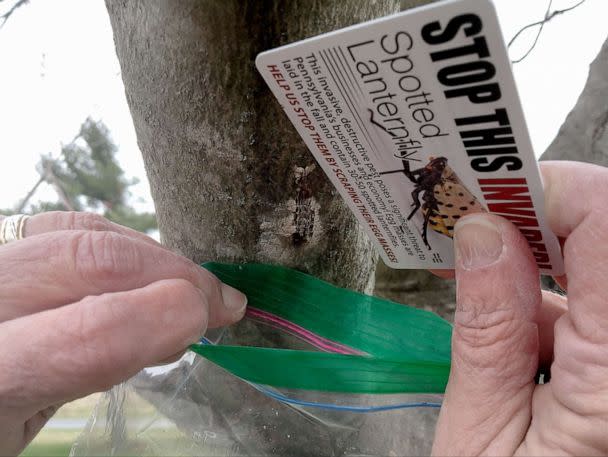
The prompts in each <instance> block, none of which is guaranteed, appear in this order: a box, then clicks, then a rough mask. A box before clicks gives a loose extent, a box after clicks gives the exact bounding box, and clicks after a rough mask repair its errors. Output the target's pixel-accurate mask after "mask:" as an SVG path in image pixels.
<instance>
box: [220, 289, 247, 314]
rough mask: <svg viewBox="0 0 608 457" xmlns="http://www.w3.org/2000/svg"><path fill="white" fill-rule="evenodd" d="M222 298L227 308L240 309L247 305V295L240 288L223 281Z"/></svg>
mask: <svg viewBox="0 0 608 457" xmlns="http://www.w3.org/2000/svg"><path fill="white" fill-rule="evenodd" d="M222 299H223V300H224V305H225V306H226V308H228V309H231V310H234V311H240V310H242V309H243V308H245V306H246V305H247V297H246V296H245V294H244V293H242V292H241V291H240V290H236V289H235V288H234V287H231V286H229V285H228V284H224V283H222Z"/></svg>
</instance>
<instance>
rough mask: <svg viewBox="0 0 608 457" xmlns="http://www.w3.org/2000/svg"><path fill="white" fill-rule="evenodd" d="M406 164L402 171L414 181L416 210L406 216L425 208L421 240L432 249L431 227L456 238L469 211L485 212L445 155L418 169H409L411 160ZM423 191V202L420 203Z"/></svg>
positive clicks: (431, 159) (410, 216) (411, 215)
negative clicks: (459, 221) (456, 227)
mask: <svg viewBox="0 0 608 457" xmlns="http://www.w3.org/2000/svg"><path fill="white" fill-rule="evenodd" d="M403 167H404V168H403V170H399V171H400V172H402V173H404V174H405V176H407V178H408V179H409V180H410V181H412V182H413V183H414V184H415V187H414V190H413V191H412V206H413V207H414V209H413V210H412V212H411V213H410V215H409V216H408V217H407V219H408V220H410V219H411V218H412V217H414V214H416V211H418V210H419V209H422V214H423V216H424V222H423V225H422V239H423V241H424V244H425V245H426V246H427V247H428V248H429V249H431V245H430V244H429V242H428V239H427V230H428V228H429V227H430V228H431V229H432V230H434V231H435V232H437V233H441V234H442V235H445V236H449V237H450V238H453V236H454V225H456V221H458V219H460V218H461V217H463V216H464V215H466V214H469V213H479V212H485V211H486V210H485V208H484V207H483V206H482V205H481V203H480V202H479V200H477V198H475V196H474V195H473V194H472V193H471V191H469V190H468V189H467V188H466V187H465V185H464V184H463V183H462V181H461V180H460V179H459V178H458V175H456V173H455V172H454V170H452V169H451V168H450V166H449V165H448V159H446V158H445V157H437V158H433V157H431V158H430V160H429V163H428V164H427V165H426V166H425V167H422V168H418V169H417V170H410V167H409V161H408V160H404V161H403ZM389 173H390V172H389ZM420 194H422V201H423V203H420Z"/></svg>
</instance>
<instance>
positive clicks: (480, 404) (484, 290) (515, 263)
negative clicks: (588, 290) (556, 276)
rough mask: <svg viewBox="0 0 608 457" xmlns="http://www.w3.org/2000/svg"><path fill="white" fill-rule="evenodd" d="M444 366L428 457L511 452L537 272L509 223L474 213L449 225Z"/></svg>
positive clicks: (524, 388)
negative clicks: (451, 304)
mask: <svg viewBox="0 0 608 457" xmlns="http://www.w3.org/2000/svg"><path fill="white" fill-rule="evenodd" d="M455 247H456V283H457V299H456V301H457V307H456V314H455V317H454V330H453V336H452V368H451V372H450V379H449V382H448V386H447V389H446V395H445V399H444V403H443V406H442V409H441V413H440V417H439V421H438V424H437V431H436V436H435V443H434V445H433V454H434V455H479V454H484V455H491V454H500V455H512V453H513V452H514V451H515V449H517V446H518V445H519V444H520V443H521V441H522V440H523V437H524V434H525V431H526V429H527V427H528V424H529V421H530V417H531V398H532V393H533V390H534V376H535V374H536V370H537V365H538V330H537V326H536V324H535V317H536V312H537V308H538V306H539V304H540V302H541V293H540V286H539V278H538V269H537V267H536V264H535V262H534V258H533V257H532V254H531V252H530V250H529V248H528V245H527V243H526V240H525V239H524V237H523V236H522V235H521V233H520V232H519V230H517V228H516V227H515V226H513V225H512V224H511V223H510V222H508V221H506V220H504V219H502V218H500V217H498V216H493V215H488V214H475V215H471V216H467V217H466V218H463V219H462V220H461V221H460V222H458V224H457V225H456V232H455Z"/></svg>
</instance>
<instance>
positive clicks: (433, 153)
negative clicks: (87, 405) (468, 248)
mask: <svg viewBox="0 0 608 457" xmlns="http://www.w3.org/2000/svg"><path fill="white" fill-rule="evenodd" d="M256 65H257V67H258V70H259V71H260V73H261V74H262V76H263V77H264V79H265V80H266V82H267V83H268V85H269V87H270V89H271V90H272V92H273V93H274V95H275V96H276V98H277V99H278V101H279V103H280V104H281V105H282V106H283V109H284V110H285V112H286V113H287V115H288V116H289V119H290V120H291V121H292V123H293V124H294V126H295V127H296V129H297V130H298V132H299V133H300V135H301V136H302V138H303V139H304V141H305V142H306V144H307V146H308V148H309V149H310V151H311V152H312V153H313V155H314V156H315V158H316V159H317V161H318V162H319V164H320V165H321V167H322V168H323V170H324V171H325V173H326V174H327V176H329V178H330V179H331V181H332V183H333V184H334V185H335V186H336V188H337V189H338V191H339V192H340V194H341V195H342V196H343V197H344V199H345V201H346V202H347V204H348V205H349V206H350V208H351V209H352V211H353V213H354V214H355V216H356V217H357V218H358V220H359V222H360V223H361V224H362V225H363V227H365V230H366V231H367V233H368V234H369V236H370V238H371V239H372V240H373V241H374V242H375V244H376V246H377V249H378V252H379V253H380V255H381V256H382V259H383V260H384V262H385V263H386V264H387V265H388V266H389V267H392V268H453V267H454V253H453V228H454V224H455V223H456V221H457V220H458V219H459V218H460V217H462V216H464V215H465V214H469V213H471V212H477V211H489V212H492V213H495V214H499V215H501V216H503V217H505V218H507V219H509V220H511V221H512V222H513V223H514V224H516V225H517V226H518V227H519V228H520V230H521V231H522V233H523V234H524V236H525V237H526V239H527V240H528V242H529V244H530V247H531V249H532V252H533V254H534V257H535V259H536V261H537V264H538V266H539V268H540V270H541V271H542V272H543V273H551V274H554V275H557V274H562V273H563V261H562V257H561V253H560V248H559V243H558V241H557V238H556V237H555V235H554V234H553V233H552V232H551V230H550V229H549V227H548V226H547V223H546V220H545V214H544V208H543V206H544V197H543V190H542V183H541V178H540V174H539V170H538V164H537V162H536V159H535V157H534V153H533V151H532V144H531V142H530V138H529V135H528V131H527V128H526V124H525V121H524V115H523V111H522V108H521V104H520V101H519V98H518V95H517V91H516V88H515V81H514V79H513V74H512V72H511V64H510V62H509V59H508V55H507V49H506V46H505V43H504V41H503V38H502V35H501V33H500V28H499V25H498V20H497V17H496V12H495V10H494V6H493V5H492V3H491V2H490V1H489V0H453V1H445V2H438V3H433V4H430V5H427V6H424V7H421V8H416V9H412V10H409V11H405V12H403V13H400V14H396V15H393V16H389V17H385V18H382V19H377V20H373V21H370V22H366V23H363V24H359V25H356V26H352V27H348V28H345V29H342V30H337V31H334V32H331V33H327V34H324V35H320V36H317V37H314V38H310V39H307V40H303V41H300V42H297V43H293V44H290V45H287V46H283V47H280V48H277V49H273V50H270V51H266V52H263V53H261V54H260V55H259V56H258V57H257V59H256Z"/></svg>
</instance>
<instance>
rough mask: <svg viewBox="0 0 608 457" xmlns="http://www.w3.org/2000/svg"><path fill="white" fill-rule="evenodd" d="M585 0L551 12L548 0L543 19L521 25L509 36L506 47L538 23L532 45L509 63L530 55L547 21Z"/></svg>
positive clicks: (551, 0) (551, 1)
mask: <svg viewBox="0 0 608 457" xmlns="http://www.w3.org/2000/svg"><path fill="white" fill-rule="evenodd" d="M586 1H587V0H580V1H579V2H578V3H576V4H574V5H572V6H570V7H568V8H564V9H561V10H555V11H553V12H551V4H552V3H553V0H549V5H548V6H547V11H546V12H545V17H544V19H542V20H540V21H537V22H533V23H531V24H528V25H526V26H525V27H522V28H521V29H520V30H519V31H518V32H517V33H516V34H515V35H514V36H513V38H511V41H509V44H508V45H507V47H508V48H510V47H511V45H512V44H513V42H514V41H515V40H516V39H517V37H518V36H520V35H521V34H522V33H523V32H524V31H526V30H528V29H529V28H532V27H536V26H538V25H540V27H539V29H538V33H537V34H536V37H535V38H534V42H533V43H532V46H530V49H528V50H527V51H526V53H525V54H524V55H523V56H522V57H520V58H519V59H517V60H512V61H511V63H519V62H521V61H522V60H524V59H525V58H526V57H528V56H529V55H530V53H531V52H532V50H533V49H534V48H535V47H536V43H538V39H539V37H540V34H541V33H542V31H543V27H544V26H545V24H546V23H547V22H549V21H550V20H551V19H553V18H554V17H555V16H558V15H560V14H564V13H567V12H568V11H572V10H573V9H575V8H578V7H579V6H581V5H582V4H583V3H585V2H586Z"/></svg>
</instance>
